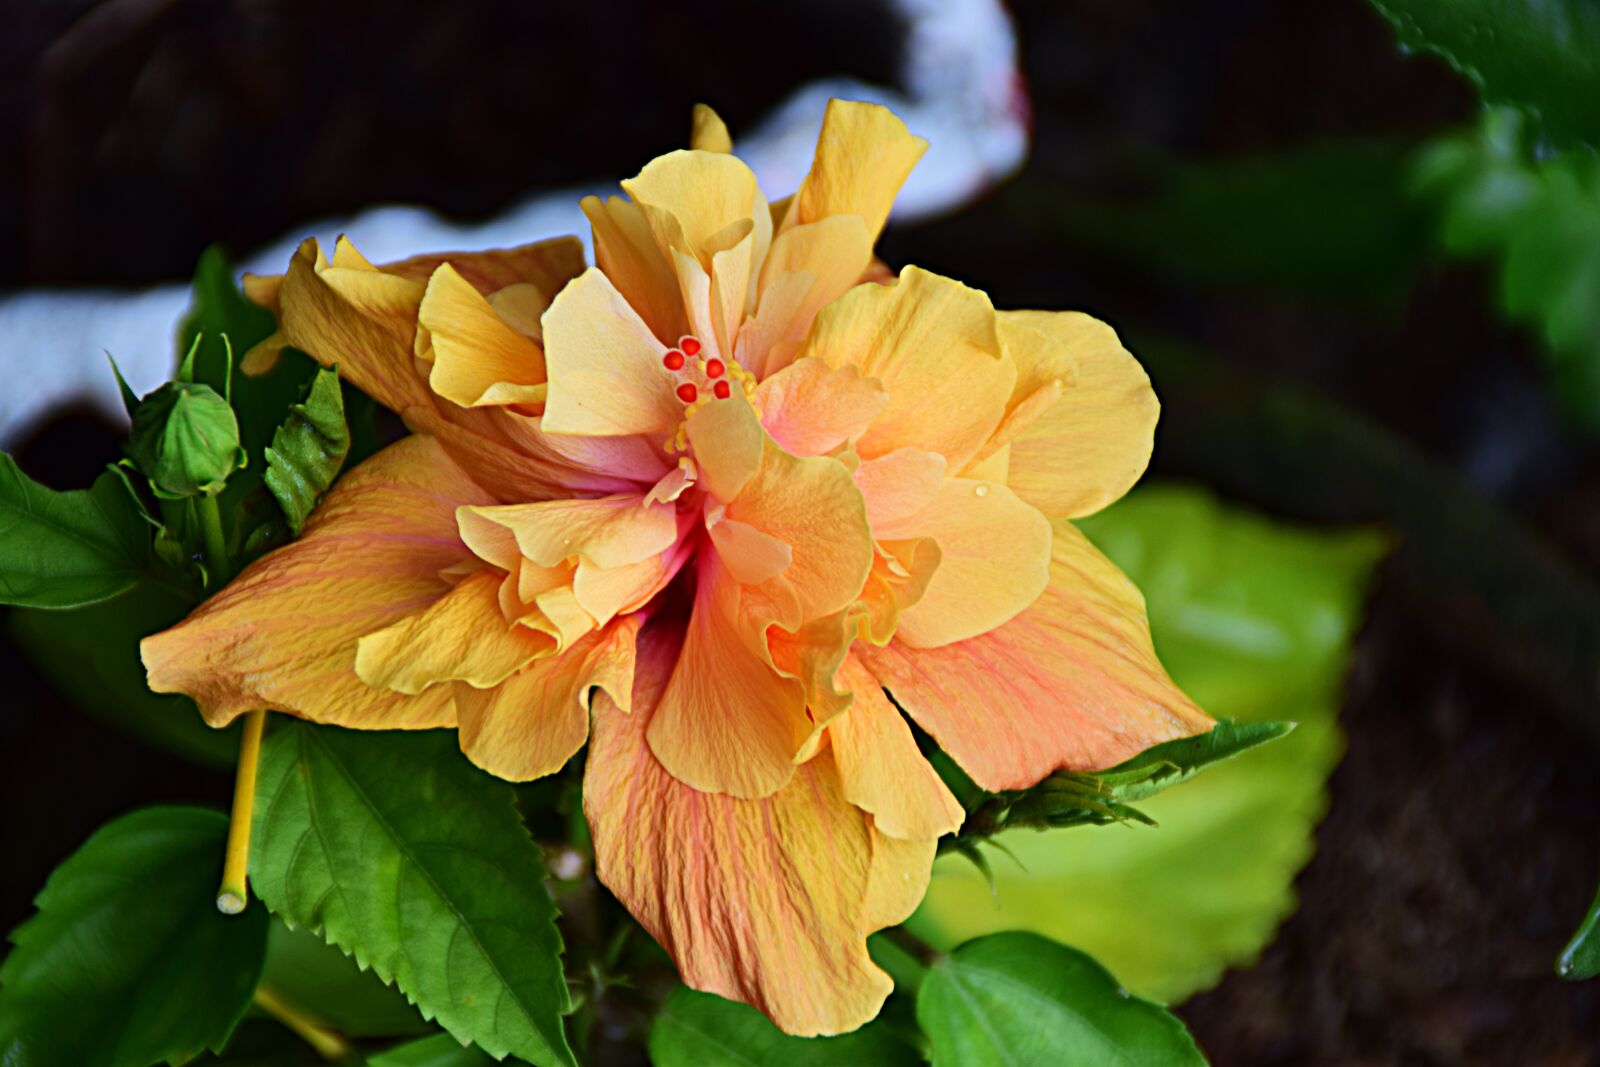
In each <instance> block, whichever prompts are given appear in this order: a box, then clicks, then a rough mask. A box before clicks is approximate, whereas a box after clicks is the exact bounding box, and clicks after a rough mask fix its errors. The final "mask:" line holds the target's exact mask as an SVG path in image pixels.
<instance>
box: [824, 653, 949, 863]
mask: <svg viewBox="0 0 1600 1067" xmlns="http://www.w3.org/2000/svg"><path fill="white" fill-rule="evenodd" d="M839 674H840V679H839V680H840V683H841V684H842V685H845V686H848V687H849V688H850V690H851V691H852V692H853V693H854V695H855V700H854V701H853V702H852V703H851V705H850V710H849V711H847V712H845V713H844V714H843V715H841V716H839V717H838V718H837V719H835V720H833V722H832V723H831V724H830V725H829V726H828V740H829V741H830V742H832V744H833V758H834V763H835V764H836V765H837V766H838V768H839V781H840V782H841V783H842V785H843V788H844V796H845V799H846V800H848V801H850V803H852V804H854V805H855V806H856V807H858V808H860V809H861V810H863V811H868V812H871V813H872V818H873V822H874V823H875V824H876V825H877V827H878V829H879V830H882V831H883V832H884V833H886V834H888V835H889V836H890V837H898V838H901V839H903V840H907V841H931V840H934V839H935V838H938V837H939V836H940V835H942V834H948V833H954V832H955V831H956V830H957V829H958V828H959V827H960V826H961V821H962V819H964V818H965V817H966V813H965V812H964V811H962V808H961V805H960V804H959V803H958V802H957V801H956V798H955V796H954V795H953V794H952V793H951V792H950V790H949V788H948V787H947V786H946V785H945V784H944V782H943V781H942V780H940V778H939V775H938V774H937V773H936V772H935V771H934V769H933V768H932V767H931V766H930V765H929V764H928V761H927V760H926V759H924V758H923V756H922V753H921V752H919V751H918V750H917V742H916V739H915V738H913V737H912V736H911V728H910V727H909V726H907V725H906V721H905V719H903V718H901V717H900V712H899V709H897V708H896V707H895V706H894V705H893V704H891V703H889V700H888V698H887V697H885V696H884V695H883V688H882V687H881V686H880V685H879V684H878V680H877V679H876V678H874V677H873V676H872V673H871V672H870V671H868V670H867V669H866V668H865V667H863V666H862V665H861V662H860V661H859V660H857V659H856V658H855V657H853V656H852V657H850V658H848V659H846V660H845V661H844V666H843V667H842V668H841V669H840V671H839Z"/></svg>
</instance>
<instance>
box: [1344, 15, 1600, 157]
mask: <svg viewBox="0 0 1600 1067" xmlns="http://www.w3.org/2000/svg"><path fill="white" fill-rule="evenodd" d="M1372 6H1373V7H1375V8H1377V9H1378V10H1379V11H1380V12H1382V13H1383V15H1384V17H1385V18H1387V19H1388V20H1389V21H1390V22H1391V23H1393V24H1394V28H1395V32H1396V34H1397V35H1398V37H1399V40H1400V44H1401V46H1402V47H1404V48H1407V49H1414V50H1416V51H1421V52H1434V53H1437V54H1438V55H1440V56H1442V57H1444V59H1445V61H1446V62H1448V63H1449V64H1450V65H1451V66H1452V67H1454V68H1455V69H1456V70H1458V71H1460V72H1461V73H1462V74H1463V75H1465V76H1466V77H1467V78H1468V79H1470V80H1471V81H1472V83H1473V84H1474V85H1476V86H1477V87H1478V91H1479V92H1480V93H1481V94H1482V95H1483V99H1484V100H1485V101H1486V102H1488V103H1490V104H1510V105H1512V106H1513V107H1517V108H1519V109H1521V110H1522V111H1525V112H1527V113H1528V114H1529V115H1530V116H1533V117H1534V118H1536V119H1538V120H1539V121H1540V122H1541V124H1542V126H1543V133H1544V135H1545V137H1546V138H1547V139H1548V140H1549V142H1550V143H1551V144H1552V145H1554V146H1556V147H1565V146H1568V145H1572V144H1580V145H1588V146H1589V147H1591V148H1594V147H1600V107H1596V106H1595V101H1596V100H1600V5H1597V4H1595V3H1594V2H1593V0H1372Z"/></svg>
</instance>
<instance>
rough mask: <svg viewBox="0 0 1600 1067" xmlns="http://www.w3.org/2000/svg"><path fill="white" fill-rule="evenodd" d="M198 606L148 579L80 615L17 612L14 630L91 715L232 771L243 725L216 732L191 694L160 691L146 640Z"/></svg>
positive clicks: (51, 676) (59, 684) (42, 668)
mask: <svg viewBox="0 0 1600 1067" xmlns="http://www.w3.org/2000/svg"><path fill="white" fill-rule="evenodd" d="M193 608H194V602H193V601H192V600H191V599H190V598H188V597H186V596H184V595H183V594H182V593H180V592H178V591H177V590H175V589H173V588H172V587H170V586H166V585H162V584H160V583H158V582H156V581H153V580H149V579H146V580H145V581H141V582H140V583H139V584H138V585H136V586H134V588H132V589H130V590H129V591H128V592H126V593H123V594H122V595H121V596H118V597H116V598H114V599H112V600H107V601H105V602H104V603H101V604H94V605H91V606H90V607H86V608H79V609H78V610H76V611H70V612H65V611H43V610H39V609H31V608H17V609H14V610H13V611H12V612H11V633H12V636H13V637H15V638H16V641H17V644H18V645H20V646H21V647H22V649H23V651H25V652H26V653H27V654H28V656H29V658H30V659H32V660H33V662H34V663H35V664H36V665H37V666H38V668H39V670H40V673H42V674H43V675H44V676H45V677H46V678H49V679H50V681H51V683H52V684H53V685H55V687H56V688H57V689H59V690H60V691H61V692H62V693H64V694H66V696H67V697H68V698H69V699H70V700H71V701H72V702H73V703H74V704H76V705H78V707H80V708H82V709H83V710H84V711H85V712H86V713H87V714H89V715H92V716H93V717H94V718H96V719H98V720H100V721H101V722H104V723H106V724H107V725H109V726H113V727H116V728H117V729H119V730H123V731H124V732H126V733H128V734H131V735H132V736H134V737H137V738H139V739H140V740H142V741H145V742H146V743H148V744H151V745H154V746H156V747H158V748H162V749H166V750H167V751H169V752H174V753H176V754H177V755H179V756H182V757H184V758H185V759H189V760H193V761H194V762H196V763H202V764H205V765H207V766H210V767H232V766H233V764H234V760H235V758H236V757H237V755H238V752H239V727H238V726H237V725H235V726H229V727H228V728H226V729H223V730H215V729H212V728H211V727H209V726H207V725H206V723H205V720H204V719H202V718H201V717H200V709H199V708H196V707H195V706H194V701H192V700H190V699H189V698H188V697H184V696H171V695H164V694H158V693H152V692H151V691H150V689H149V687H148V686H147V685H146V684H145V672H144V663H143V662H142V661H141V660H140V659H139V642H140V640H141V639H143V638H145V637H147V636H149V635H150V634H153V633H158V632H160V631H161V630H165V629H166V628H167V627H169V626H172V625H174V624H176V623H177V622H179V621H181V620H182V619H183V617H184V616H185V615H187V614H188V613H189V612H190V611H191V610H193Z"/></svg>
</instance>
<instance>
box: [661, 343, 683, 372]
mask: <svg viewBox="0 0 1600 1067" xmlns="http://www.w3.org/2000/svg"><path fill="white" fill-rule="evenodd" d="M661 363H662V365H663V366H664V367H666V368H667V369H668V370H682V369H683V353H682V352H679V351H678V350H677V349H676V348H674V349H673V350H672V351H670V352H668V353H667V354H666V355H664V356H662V357H661Z"/></svg>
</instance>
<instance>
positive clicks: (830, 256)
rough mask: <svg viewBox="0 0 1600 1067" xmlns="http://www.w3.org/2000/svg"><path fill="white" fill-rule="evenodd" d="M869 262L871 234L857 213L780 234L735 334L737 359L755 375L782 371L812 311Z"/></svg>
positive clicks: (843, 290)
mask: <svg viewBox="0 0 1600 1067" xmlns="http://www.w3.org/2000/svg"><path fill="white" fill-rule="evenodd" d="M871 260H872V234H871V233H869V232H868V230H867V227H866V223H864V222H863V221H862V220H861V219H860V218H859V217H858V216H856V215H834V216H832V217H829V218H825V219H821V220H819V221H817V222H812V223H807V224H806V225H804V226H796V227H794V228H792V229H789V230H785V231H784V232H783V233H781V234H779V235H778V236H777V237H776V238H774V239H773V242H772V249H771V251H770V252H768V254H767V259H766V262H765V263H764V264H762V265H761V278H760V283H759V300H758V302H757V304H756V307H755V308H754V312H755V314H754V317H753V318H751V319H750V320H749V321H748V322H747V323H746V324H745V325H744V327H743V329H742V331H741V333H740V335H739V347H738V353H737V354H738V357H739V361H740V362H741V363H742V364H744V365H745V366H746V367H748V368H749V369H750V371H751V372H752V373H754V374H755V375H756V376H757V377H765V376H766V375H769V374H773V373H775V372H777V371H779V370H781V369H782V368H783V367H784V366H785V365H786V364H787V362H788V360H789V359H790V358H792V357H793V353H794V351H795V350H796V349H797V348H798V346H799V343H800V342H802V341H804V340H805V337H806V333H807V332H808V331H809V330H810V329H811V323H812V321H813V320H815V318H816V316H817V312H818V311H821V310H822V308H823V307H825V306H826V305H828V304H829V303H832V302H833V301H834V300H836V299H837V298H839V297H840V296H843V295H844V294H845V293H846V292H847V291H849V289H850V288H851V287H852V286H854V285H855V284H856V283H858V282H859V281H861V274H862V271H863V270H864V269H865V268H866V265H867V264H868V263H869V262H871ZM780 346H781V347H780Z"/></svg>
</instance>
